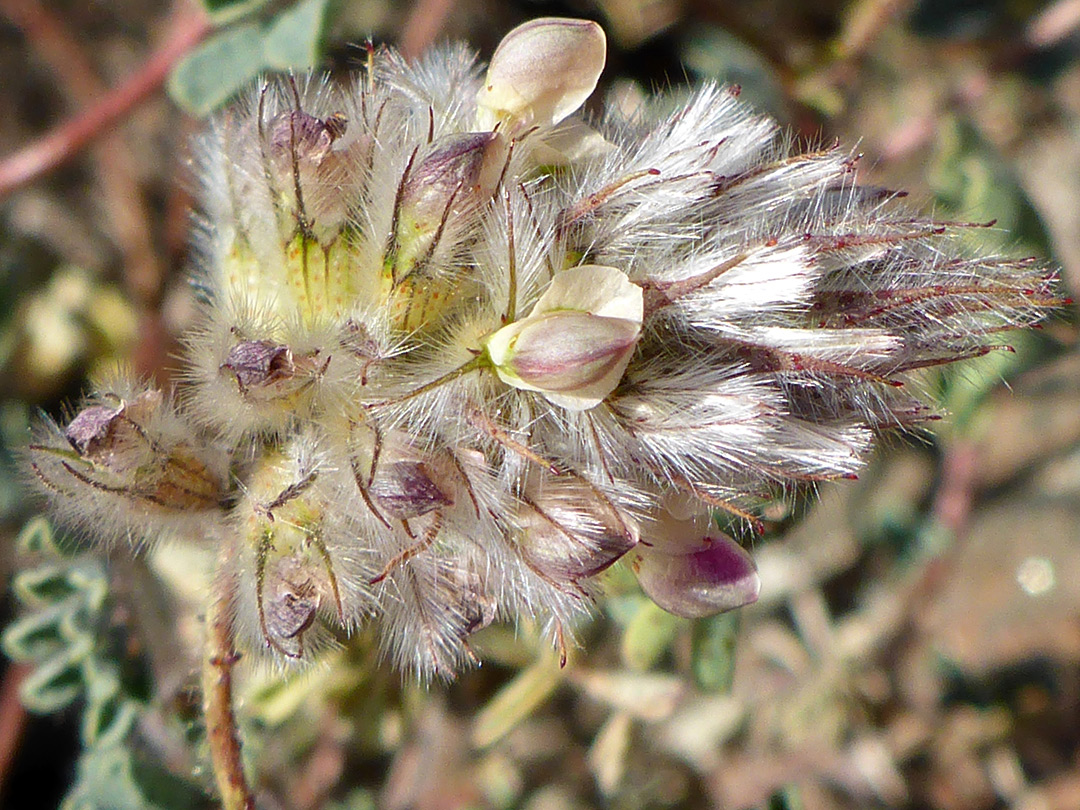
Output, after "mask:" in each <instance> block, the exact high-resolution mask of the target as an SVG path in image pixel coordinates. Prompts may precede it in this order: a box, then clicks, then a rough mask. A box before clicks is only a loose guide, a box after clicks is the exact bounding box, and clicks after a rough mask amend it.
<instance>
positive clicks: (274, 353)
mask: <svg viewBox="0 0 1080 810" xmlns="http://www.w3.org/2000/svg"><path fill="white" fill-rule="evenodd" d="M325 367H326V363H325V362H320V361H319V352H318V351H314V352H310V353H308V354H304V355H294V354H293V352H292V350H291V349H290V348H289V347H288V346H284V345H281V344H279V343H274V342H272V341H269V340H242V341H240V342H239V343H237V344H236V345H235V346H233V347H232V348H231V349H230V350H229V353H228V354H227V355H226V356H225V362H224V363H222V364H221V367H220V369H219V371H220V372H221V373H228V374H231V375H232V376H234V377H235V378H236V384H237V386H238V387H239V389H240V393H241V395H242V396H243V397H244V398H245V399H247V400H248V401H250V402H281V401H283V400H287V399H288V398H289V397H291V396H293V395H294V394H296V393H298V392H299V391H301V390H302V389H303V388H305V387H307V386H308V385H310V384H311V381H312V380H313V379H314V377H315V376H317V375H318V374H319V373H320V372H321V371H322V370H323V369H325Z"/></svg>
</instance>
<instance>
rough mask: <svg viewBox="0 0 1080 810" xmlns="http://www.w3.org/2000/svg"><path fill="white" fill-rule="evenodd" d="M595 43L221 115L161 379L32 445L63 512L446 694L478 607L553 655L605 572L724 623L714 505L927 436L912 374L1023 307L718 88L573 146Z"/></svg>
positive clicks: (393, 57)
mask: <svg viewBox="0 0 1080 810" xmlns="http://www.w3.org/2000/svg"><path fill="white" fill-rule="evenodd" d="M604 50H605V45H604V36H603V32H602V31H601V30H600V28H599V27H598V26H596V25H595V24H594V23H590V22H583V21H577V20H561V19H543V20H536V21H534V22H531V23H528V24H526V25H524V26H521V27H519V28H517V29H515V30H514V31H512V32H511V33H510V34H508V35H507V37H506V38H505V39H504V40H503V42H502V44H501V45H500V46H499V48H498V49H497V50H496V52H495V54H494V56H493V57H492V61H491V64H490V66H489V67H488V68H487V70H486V72H483V71H481V70H479V69H477V67H476V66H475V65H474V63H473V62H472V61H471V60H469V59H467V58H465V57H463V56H462V51H461V50H460V49H445V50H440V51H436V52H434V53H431V54H429V55H427V56H426V57H424V58H423V59H421V60H419V61H418V62H417V63H416V64H408V63H407V62H405V61H404V60H403V59H402V58H401V57H400V56H398V55H397V54H395V53H394V52H392V51H389V50H384V51H380V52H377V53H376V54H374V55H373V58H372V64H371V67H370V72H369V73H368V74H367V75H365V76H364V77H362V80H361V81H358V82H356V83H355V84H350V85H347V86H337V85H333V84H330V83H329V82H328V81H325V80H318V79H309V80H308V81H306V82H304V81H300V82H299V83H298V84H297V85H296V86H291V85H289V84H288V83H285V82H270V83H269V84H267V85H266V86H264V87H262V88H260V90H259V91H258V92H257V93H255V94H253V96H252V98H250V99H249V100H248V101H247V102H246V103H241V104H239V105H237V106H236V107H235V108H234V109H232V110H230V111H229V112H228V113H226V114H224V115H222V116H220V117H219V118H218V119H217V120H216V122H215V123H214V124H213V126H212V127H211V128H210V131H209V132H208V133H207V134H206V135H205V136H204V137H203V139H202V140H201V141H200V144H199V147H200V148H199V150H198V152H199V155H200V176H201V178H202V181H203V192H202V194H201V205H202V209H203V219H202V221H203V223H204V224H203V228H202V234H201V241H200V244H199V248H200V251H199V255H200V262H201V266H200V268H199V270H200V273H201V275H202V280H203V283H204V286H205V288H206V289H207V290H208V294H209V300H208V302H207V303H206V305H205V319H204V322H203V324H202V325H201V326H200V328H198V329H197V330H195V331H194V332H193V333H192V334H191V335H189V336H187V361H188V362H187V366H188V367H187V376H186V379H185V380H184V383H183V386H182V388H181V390H180V393H179V396H178V397H177V400H176V401H173V400H171V399H170V398H168V397H165V396H163V395H162V394H160V393H159V392H157V391H154V390H152V389H147V388H146V387H145V386H139V385H136V384H134V383H131V382H127V381H124V380H120V381H117V382H115V383H113V384H110V385H106V386H105V387H104V390H103V391H102V392H100V393H99V394H98V395H97V396H95V397H94V398H92V399H91V400H90V401H88V403H87V404H86V406H85V407H84V408H83V409H82V410H81V411H79V413H78V414H77V415H76V416H75V418H74V419H73V420H71V421H70V423H69V424H68V425H67V426H66V427H65V428H63V429H59V428H57V427H55V426H53V425H49V424H45V425H43V426H42V427H41V428H39V431H38V433H39V435H38V437H37V440H36V441H35V443H34V444H33V445H32V446H31V448H30V450H29V451H28V453H27V460H28V466H29V467H30V468H31V471H32V472H33V473H34V475H35V476H36V477H37V479H38V480H40V481H41V482H42V488H43V490H44V491H45V492H46V494H47V496H48V497H49V498H50V499H51V500H52V502H53V503H54V504H55V506H56V510H57V512H58V513H59V515H60V516H61V518H63V519H66V520H68V521H69V522H72V523H75V524H77V525H79V526H81V527H83V528H86V529H87V530H88V531H91V532H93V533H95V534H97V535H98V536H105V537H107V538H111V539H122V538H123V539H131V540H134V541H136V542H139V541H142V540H144V539H147V538H152V537H157V536H160V535H161V533H162V528H163V527H164V528H167V529H168V531H167V532H166V535H167V536H170V537H185V536H193V535H199V536H200V537H207V538H209V539H210V540H211V541H212V543H211V544H212V545H214V546H219V547H223V548H224V549H226V550H227V551H228V554H227V555H226V558H227V561H226V562H225V563H224V569H223V570H222V572H221V577H222V578H223V579H224V580H225V581H227V582H228V583H230V584H231V585H232V586H233V587H234V590H235V598H232V599H231V601H230V602H229V606H230V609H231V610H233V611H234V615H233V616H231V617H230V621H231V627H232V629H233V631H234V632H235V633H236V635H238V636H239V638H240V639H241V640H242V641H243V642H244V643H245V644H246V646H247V647H249V648H251V649H261V650H263V651H265V652H266V653H267V654H268V655H270V656H272V657H274V658H276V659H277V660H280V661H285V662H289V661H293V660H308V659H310V658H311V657H312V655H313V654H314V651H315V650H317V649H318V648H319V647H320V645H323V644H325V643H332V641H333V638H334V634H335V633H336V634H338V635H339V636H340V635H341V634H345V633H349V632H351V631H352V630H354V629H355V628H356V627H358V626H360V625H362V624H368V623H372V622H374V623H376V624H377V625H378V626H379V629H380V634H379V636H380V638H381V640H382V644H383V646H384V649H385V650H386V651H387V653H388V654H389V655H390V656H391V657H392V658H393V659H394V661H395V662H396V663H398V664H399V665H401V666H402V667H404V668H407V669H410V670H413V671H416V672H418V673H422V674H423V675H425V676H427V675H433V674H439V675H451V674H452V673H454V672H455V671H456V670H458V669H459V668H460V667H462V666H463V665H465V664H466V663H467V662H468V661H470V660H471V652H470V650H469V647H468V645H467V637H468V636H469V634H471V633H473V632H475V631H476V630H477V629H479V628H481V627H483V626H485V625H487V624H489V623H491V622H492V621H495V620H496V619H513V618H522V619H528V620H535V621H539V622H541V623H543V624H544V626H546V627H547V628H548V630H549V631H550V633H551V636H552V637H553V638H555V639H560V640H561V639H563V638H564V636H565V631H569V630H570V629H571V626H572V623H573V621H574V620H575V619H576V618H577V617H579V616H581V615H583V614H585V613H586V612H587V611H588V608H589V605H590V600H591V599H592V598H593V596H594V594H595V592H596V588H597V585H596V581H597V575H598V574H600V572H602V571H604V570H605V569H606V568H608V567H609V566H611V565H613V564H616V563H618V562H619V560H620V559H622V558H624V557H625V558H628V560H627V561H628V563H629V565H630V567H631V569H632V570H635V571H636V573H637V575H638V577H639V580H640V583H641V587H642V589H643V590H644V591H645V592H646V593H647V594H649V595H650V596H651V597H652V598H653V599H654V600H655V601H656V602H657V603H658V604H659V605H660V606H661V607H663V608H665V609H666V610H669V611H672V612H674V613H678V614H680V615H683V616H703V615H708V614H710V613H714V612H717V611H721V610H727V609H731V608H734V607H737V606H739V605H742V604H745V603H747V602H750V601H753V600H754V599H755V598H756V597H757V593H758V589H759V587H761V585H760V583H759V580H758V577H757V573H756V571H755V569H754V565H753V561H752V559H751V557H750V555H749V554H748V553H747V552H746V551H745V550H744V549H743V548H742V547H741V546H740V545H739V544H738V543H737V542H736V541H735V540H734V539H732V538H731V537H728V536H727V535H725V534H723V533H721V532H720V531H719V530H718V529H717V528H716V526H714V525H713V514H714V513H715V511H717V510H726V511H728V512H730V513H733V514H736V515H744V516H745V515H746V514H747V512H746V510H751V511H752V510H753V508H754V506H755V504H756V503H758V502H759V500H760V499H761V497H762V496H767V495H768V494H769V493H775V492H783V491H786V490H789V489H790V488H792V487H794V486H797V485H799V484H801V483H804V482H810V483H812V482H818V481H822V480H829V479H833V478H843V477H848V476H850V475H852V474H854V473H855V472H856V471H857V470H858V469H859V468H860V466H861V464H862V463H863V459H864V458H865V457H866V454H867V452H868V450H869V448H870V446H871V440H872V437H873V436H874V435H875V433H876V432H879V431H882V430H886V429H894V428H898V427H903V426H906V425H911V424H914V423H916V422H918V421H920V420H922V419H925V418H926V417H928V416H929V415H930V414H931V410H930V408H929V407H928V406H927V405H926V404H925V403H924V402H923V401H922V400H921V399H920V397H919V393H918V390H917V387H916V388H915V389H913V388H912V387H910V386H908V385H907V384H906V383H907V381H908V380H909V379H910V375H911V372H913V371H915V370H917V369H920V368H923V367H927V366H935V365H939V364H941V363H945V362H950V361H953V360H958V359H962V358H966V357H972V356H976V355H979V354H983V353H985V352H988V351H991V350H992V349H993V348H995V346H997V345H998V344H999V341H1000V332H1001V331H1003V330H1005V329H1008V328H1012V327H1018V326H1024V325H1027V324H1031V323H1033V322H1035V321H1037V320H1038V319H1039V318H1041V317H1042V316H1043V314H1044V313H1045V312H1046V311H1047V309H1048V308H1049V307H1051V306H1053V305H1054V304H1055V298H1054V292H1053V278H1052V274H1051V273H1049V272H1048V271H1047V270H1046V269H1045V268H1043V267H1041V266H1039V265H1038V264H1037V263H1035V262H1032V261H1012V260H1009V259H1004V258H997V257H991V258H974V259H973V258H971V257H969V255H968V254H967V253H966V252H965V250H964V248H963V247H962V246H961V244H960V241H961V240H960V239H958V238H957V235H958V232H959V231H962V229H963V226H956V225H952V224H948V225H939V224H937V223H935V222H932V221H929V220H926V219H924V218H921V217H919V216H918V215H915V214H913V213H912V212H911V211H909V210H906V209H904V208H902V207H901V206H900V205H899V204H898V201H897V200H896V199H893V198H892V197H891V196H890V195H888V194H883V193H882V192H881V191H880V190H879V189H871V188H863V187H862V186H860V185H859V181H858V177H857V174H856V172H855V166H854V163H855V161H854V160H853V158H852V157H851V155H850V154H849V153H848V152H845V151H844V150H842V149H839V148H832V149H824V150H821V151H817V152H810V153H806V154H796V153H792V152H790V151H789V148H788V146H786V145H785V144H786V141H784V139H782V138H781V137H779V136H778V135H777V127H776V125H775V124H774V123H773V122H772V121H770V120H768V119H767V118H764V117H762V116H759V115H757V114H756V113H754V112H753V111H752V110H751V109H749V108H748V107H747V105H745V104H744V103H743V102H741V101H739V100H738V99H737V97H736V94H734V93H732V92H730V91H728V90H727V89H725V88H723V87H718V86H715V85H706V86H705V87H702V88H701V89H699V90H698V91H697V92H696V93H694V94H693V95H692V96H691V97H690V98H689V99H688V100H686V101H685V103H683V104H681V105H680V106H679V107H678V108H677V109H675V110H674V111H672V109H671V103H670V102H667V101H664V102H660V103H656V104H646V105H645V106H644V107H643V108H642V109H640V110H637V111H636V112H634V113H632V114H631V115H630V116H629V117H626V115H625V114H624V113H623V112H621V111H619V110H610V111H608V112H606V113H604V114H603V115H602V116H601V117H600V118H599V119H598V120H597V121H595V122H594V126H595V129H593V128H590V127H589V125H587V124H586V123H585V122H584V120H583V119H582V118H581V117H580V115H579V114H578V113H577V111H578V110H579V109H580V108H581V106H582V104H583V103H584V102H585V100H586V98H587V97H588V96H589V95H590V94H591V93H592V92H593V90H594V88H595V87H596V84H597V79H598V77H599V75H600V71H601V70H602V68H603V65H604V56H605V53H604ZM481 73H483V76H482V77H481ZM566 163H569V164H570V165H569V166H568V167H567V166H566V165H565V164H566ZM523 313H527V314H523ZM116 515H120V516H121V517H120V518H119V519H118V518H116V517H115V516H116ZM99 523H100V524H102V525H103V526H107V527H109V530H108V531H105V532H104V533H103V532H102V531H100V530H99V525H98V524H99ZM764 587H768V586H767V584H766V585H765V586H764Z"/></svg>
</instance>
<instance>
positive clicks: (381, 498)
mask: <svg viewBox="0 0 1080 810" xmlns="http://www.w3.org/2000/svg"><path fill="white" fill-rule="evenodd" d="M369 492H370V495H371V498H372V500H374V501H375V502H376V503H377V504H378V505H379V506H380V507H381V508H382V509H383V510H384V511H385V512H386V514H388V515H389V516H390V517H392V518H395V519H397V520H408V519H409V518H414V517H419V516H420V515H426V514H427V513H428V512H432V511H434V510H435V509H439V508H441V507H444V506H451V505H453V503H454V499H453V498H452V497H451V496H450V495H448V494H447V493H446V492H444V491H443V489H442V488H441V487H440V486H439V485H438V484H437V483H436V482H435V480H434V472H433V471H432V469H431V468H430V467H429V466H428V465H427V464H425V463H424V462H422V461H393V462H390V463H384V464H379V465H378V466H377V467H376V471H375V478H374V480H372V482H371V488H370V490H369Z"/></svg>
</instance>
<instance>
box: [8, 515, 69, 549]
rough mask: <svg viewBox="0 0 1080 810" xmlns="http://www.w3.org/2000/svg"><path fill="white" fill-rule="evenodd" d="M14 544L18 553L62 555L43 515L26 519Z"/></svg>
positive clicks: (50, 527)
mask: <svg viewBox="0 0 1080 810" xmlns="http://www.w3.org/2000/svg"><path fill="white" fill-rule="evenodd" d="M15 546H16V548H17V549H18V550H19V553H20V554H54V555H56V556H58V557H59V556H62V552H61V551H60V548H59V546H57V544H56V542H55V539H54V538H53V530H52V526H51V525H50V524H49V521H48V520H46V519H45V518H43V517H36V518H33V519H32V520H30V521H28V522H27V524H26V525H25V526H24V527H23V530H22V531H21V532H19V537H18V539H17V540H16V541H15Z"/></svg>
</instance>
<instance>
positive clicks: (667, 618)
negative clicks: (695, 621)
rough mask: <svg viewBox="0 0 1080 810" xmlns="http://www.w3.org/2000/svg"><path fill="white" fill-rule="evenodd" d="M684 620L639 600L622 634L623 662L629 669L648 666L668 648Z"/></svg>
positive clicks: (653, 604) (684, 625)
mask: <svg viewBox="0 0 1080 810" xmlns="http://www.w3.org/2000/svg"><path fill="white" fill-rule="evenodd" d="M687 623H688V622H687V620H686V619H682V618H680V617H678V616H674V615H672V614H671V613H668V612H667V611H666V610H664V609H663V608H662V607H659V606H658V605H656V604H655V603H654V602H650V601H642V602H641V605H640V607H639V608H638V610H637V612H636V613H635V614H634V617H633V618H632V619H631V620H630V623H629V624H628V625H627V626H626V631H625V632H624V633H623V637H622V649H621V653H622V660H623V663H625V664H626V666H628V667H629V668H630V669H636V670H646V669H650V668H651V667H652V666H653V665H654V664H656V662H657V661H659V660H660V658H661V656H663V655H664V653H666V652H667V651H668V650H669V649H670V648H671V645H672V643H673V642H674V641H675V638H676V637H677V636H678V635H679V631H680V630H682V628H684V627H686V625H687Z"/></svg>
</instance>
